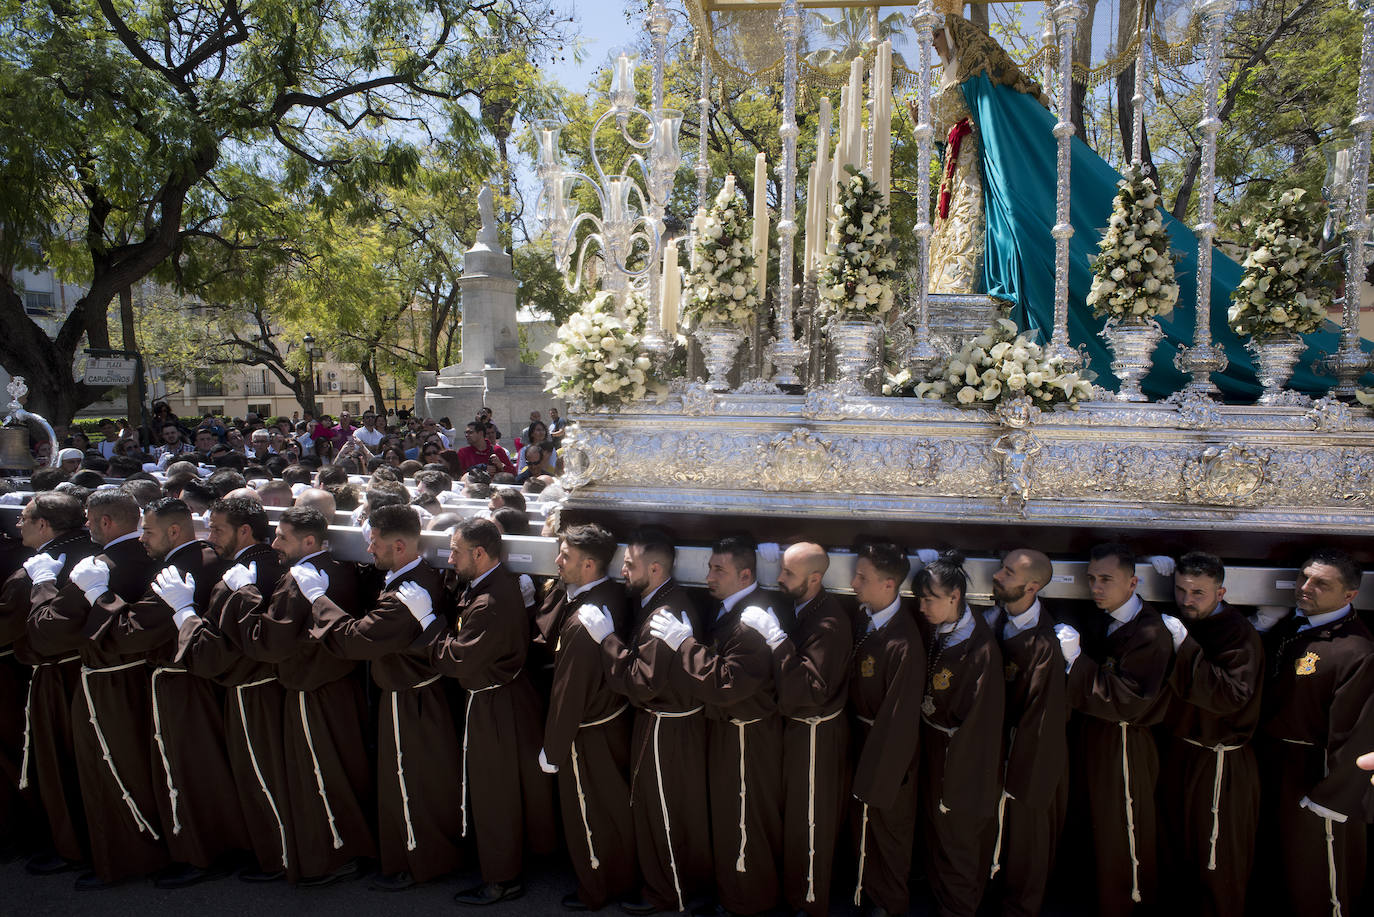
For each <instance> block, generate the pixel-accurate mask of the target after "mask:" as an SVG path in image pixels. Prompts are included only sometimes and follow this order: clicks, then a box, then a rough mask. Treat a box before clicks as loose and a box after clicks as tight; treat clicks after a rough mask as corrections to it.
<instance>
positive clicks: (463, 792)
mask: <svg viewBox="0 0 1374 917" xmlns="http://www.w3.org/2000/svg"><path fill="white" fill-rule="evenodd" d="M523 671H525V669H524V667H521V668H519V669H517V670H516V672H515V674H514V675H512V676H511V679H510V681H507V682H504V683H502V684H495V685H487V686H486V687H485V688H474V689H473V690H471V691H469V692H468V702H467V705H466V706H465V707H464V708H463V765H462V768H461V769H460V770H461V773H460V774H459V777H458V783H459V785H458V790H459V800H460V801H459V803H458V809H459V811H460V812H461V813H462V816H463V832H462V836H463V837H467V836H468V716H469V715H470V714H471V713H472V699H473V698H474V697H476V696H477V695H478V694H483V693H485V692H487V691H495V690H496V689H497V688H504V687H505V686H506V685H508V684H511V683H512V682H514V681H515V679H517V678H519V677H520V673H521V672H523ZM435 677H438V676H435ZM430 681H433V679H430ZM425 684H429V682H425Z"/></svg>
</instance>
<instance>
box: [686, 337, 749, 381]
mask: <svg viewBox="0 0 1374 917" xmlns="http://www.w3.org/2000/svg"><path fill="white" fill-rule="evenodd" d="M695 336H696V339H697V343H698V344H700V345H701V357H702V362H704V363H705V364H706V372H707V374H708V378H707V380H706V384H707V385H708V386H710V387H711V389H712V390H713V391H717V392H728V391H729V390H730V380H729V378H728V377H729V375H730V370H731V369H732V368H733V367H734V365H735V353H736V351H738V350H739V345H740V344H741V343H742V342H743V341H744V332H742V331H740V330H739V329H738V328H731V327H730V326H729V325H720V324H712V325H703V326H701V327H700V328H698V329H697V330H696V332H695Z"/></svg>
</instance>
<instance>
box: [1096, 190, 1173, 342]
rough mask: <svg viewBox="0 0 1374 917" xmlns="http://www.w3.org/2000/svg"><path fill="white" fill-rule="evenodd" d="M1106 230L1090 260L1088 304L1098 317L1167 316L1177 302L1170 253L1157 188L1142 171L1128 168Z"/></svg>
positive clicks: (1142, 318)
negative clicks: (1091, 273) (1090, 279)
mask: <svg viewBox="0 0 1374 917" xmlns="http://www.w3.org/2000/svg"><path fill="white" fill-rule="evenodd" d="M1117 188H1119V189H1120V190H1118V191H1117V193H1116V200H1115V201H1113V202H1112V215H1111V217H1110V218H1109V219H1108V221H1107V231H1106V232H1105V233H1103V235H1102V241H1101V242H1100V243H1098V249H1099V253H1098V255H1097V257H1096V258H1094V259H1093V285H1092V288H1091V289H1090V290H1089V291H1088V299H1087V302H1088V305H1090V306H1092V309H1093V315H1095V316H1097V317H1098V318H1115V319H1117V320H1118V321H1121V322H1139V321H1145V320H1147V319H1151V318H1155V317H1156V316H1160V315H1168V314H1169V313H1170V312H1173V311H1174V305H1175V304H1176V303H1177V302H1178V281H1177V280H1175V279H1174V255H1173V254H1172V252H1171V251H1170V250H1169V233H1168V232H1167V231H1165V229H1164V217H1163V215H1161V214H1160V212H1159V191H1158V189H1156V188H1155V183H1154V182H1153V181H1151V180H1150V179H1149V178H1147V177H1146V176H1145V173H1144V171H1143V170H1142V169H1141V168H1140V167H1139V166H1135V165H1132V166H1130V167H1129V168H1127V170H1126V172H1125V175H1124V176H1123V177H1122V179H1121V181H1119V182H1118V183H1117Z"/></svg>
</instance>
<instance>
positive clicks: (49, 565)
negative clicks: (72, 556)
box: [24, 554, 67, 586]
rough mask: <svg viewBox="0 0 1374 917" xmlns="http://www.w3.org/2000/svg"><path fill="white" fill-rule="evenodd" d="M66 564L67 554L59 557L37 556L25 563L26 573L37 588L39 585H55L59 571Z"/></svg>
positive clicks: (49, 555)
mask: <svg viewBox="0 0 1374 917" xmlns="http://www.w3.org/2000/svg"><path fill="white" fill-rule="evenodd" d="M66 562H67V555H66V554H59V555H58V556H57V557H53V556H52V555H51V554H35V555H33V556H32V557H30V558H29V559H28V560H26V561H24V572H25V573H27V574H28V575H29V581H30V582H32V583H33V584H34V585H35V586H37V585H38V584H39V583H55V582H57V574H58V571H60V570H61V569H62V565H63V564H64V563H66Z"/></svg>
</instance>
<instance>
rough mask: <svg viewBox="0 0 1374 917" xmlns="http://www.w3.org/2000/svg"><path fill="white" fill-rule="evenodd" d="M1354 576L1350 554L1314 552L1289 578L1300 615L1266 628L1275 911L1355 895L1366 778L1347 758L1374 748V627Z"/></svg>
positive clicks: (1349, 910)
mask: <svg viewBox="0 0 1374 917" xmlns="http://www.w3.org/2000/svg"><path fill="white" fill-rule="evenodd" d="M1359 587H1360V570H1359V568H1358V567H1356V566H1355V564H1354V562H1353V561H1352V560H1351V559H1350V557H1349V556H1348V555H1347V554H1345V553H1344V552H1341V551H1336V550H1330V549H1326V550H1321V551H1318V552H1316V553H1314V554H1313V555H1312V556H1311V557H1309V558H1308V559H1307V561H1306V562H1305V563H1304V564H1303V565H1302V567H1301V568H1300V572H1299V574H1298V577H1297V582H1296V584H1295V588H1294V593H1295V595H1296V597H1297V606H1298V608H1297V614H1295V615H1292V616H1289V617H1286V618H1285V619H1284V620H1283V621H1280V622H1279V623H1278V624H1277V625H1275V627H1274V630H1273V631H1272V632H1271V634H1270V638H1271V640H1273V643H1272V644H1271V646H1272V647H1273V649H1272V651H1271V653H1270V656H1269V677H1268V681H1267V682H1266V684H1265V687H1264V704H1263V711H1262V713H1261V723H1262V725H1261V727H1260V730H1261V735H1262V742H1261V740H1260V739H1259V738H1257V739H1256V744H1257V745H1258V746H1259V748H1258V752H1259V755H1260V758H1261V764H1262V765H1263V767H1264V775H1265V782H1264V794H1265V803H1264V813H1263V814H1264V817H1265V820H1266V821H1267V823H1268V824H1267V826H1266V828H1267V830H1266V831H1265V832H1264V836H1263V837H1262V839H1261V840H1260V848H1261V849H1262V850H1263V849H1266V848H1268V849H1271V850H1273V851H1275V852H1277V853H1278V858H1277V861H1271V862H1270V863H1267V864H1261V869H1268V870H1269V873H1268V874H1269V875H1270V876H1272V877H1273V879H1274V880H1275V882H1274V885H1275V886H1277V887H1274V888H1271V889H1268V891H1269V893H1270V894H1272V895H1274V896H1275V897H1276V899H1277V900H1276V906H1277V907H1278V908H1279V909H1281V910H1282V912H1283V913H1288V914H1297V915H1313V917H1316V915H1327V914H1332V915H1335V914H1342V915H1347V917H1348V915H1353V914H1355V913H1356V911H1355V908H1356V906H1357V902H1358V901H1359V900H1360V892H1361V886H1362V885H1363V882H1364V873H1365V854H1366V844H1367V835H1366V829H1365V820H1366V817H1367V816H1368V811H1367V810H1366V809H1365V802H1366V800H1367V794H1368V793H1369V790H1370V787H1369V781H1368V779H1367V778H1366V776H1365V775H1364V774H1363V773H1362V772H1361V771H1360V769H1359V767H1358V765H1357V764H1356V763H1355V762H1356V758H1357V757H1358V756H1359V755H1360V754H1362V753H1364V752H1366V751H1368V750H1369V749H1371V748H1374V702H1371V698H1374V637H1371V635H1370V632H1369V629H1368V628H1367V627H1365V625H1364V624H1363V623H1362V622H1361V621H1360V619H1359V618H1358V617H1357V616H1356V614H1355V612H1354V611H1353V610H1352V608H1351V604H1350V603H1351V602H1352V601H1354V599H1355V595H1356V593H1357V592H1358V591H1359ZM1277 902H1282V903H1281V904H1278V903H1277Z"/></svg>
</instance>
